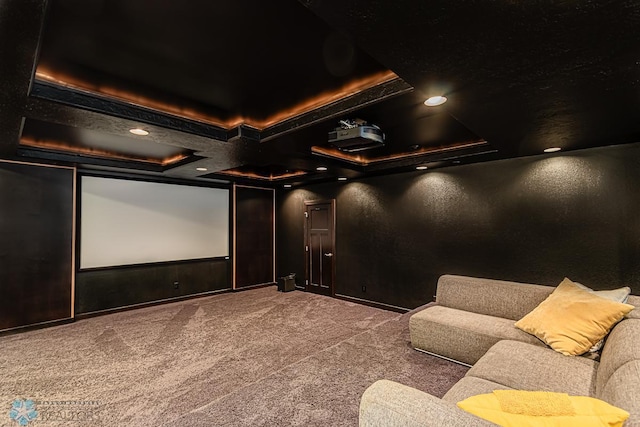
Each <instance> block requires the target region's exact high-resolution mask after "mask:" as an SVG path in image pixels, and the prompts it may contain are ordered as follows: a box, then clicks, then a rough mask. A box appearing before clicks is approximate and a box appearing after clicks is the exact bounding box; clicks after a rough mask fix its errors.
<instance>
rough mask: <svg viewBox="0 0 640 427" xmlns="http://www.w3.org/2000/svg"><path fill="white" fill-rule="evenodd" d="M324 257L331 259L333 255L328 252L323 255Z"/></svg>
mask: <svg viewBox="0 0 640 427" xmlns="http://www.w3.org/2000/svg"><path fill="white" fill-rule="evenodd" d="M324 256H328V257H332V256H333V254H332V253H331V252H329V253H328V254H324Z"/></svg>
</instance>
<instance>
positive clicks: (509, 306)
mask: <svg viewBox="0 0 640 427" xmlns="http://www.w3.org/2000/svg"><path fill="white" fill-rule="evenodd" d="M553 290H554V287H552V286H542V285H532V284H528V283H517V282H507V281H504V280H494V279H481V278H477V277H466V276H454V275H444V276H441V277H440V279H439V280H438V287H437V289H436V302H437V303H438V304H440V305H443V306H445V307H449V308H456V309H458V310H464V311H471V312H474V313H479V314H486V315H489V316H496V317H503V318H505V319H511V320H518V319H520V318H522V317H523V316H524V315H526V314H527V313H529V312H530V311H531V310H533V309H534V308H536V307H537V306H538V304H540V303H541V302H542V301H544V299H545V298H546V297H548V296H549V295H550V294H551V292H553Z"/></svg>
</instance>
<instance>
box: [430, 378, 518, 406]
mask: <svg viewBox="0 0 640 427" xmlns="http://www.w3.org/2000/svg"><path fill="white" fill-rule="evenodd" d="M494 390H513V389H512V388H511V387H507V386H506V385H502V384H498V383H494V382H493V381H489V380H485V379H483V378H478V377H471V376H466V377H464V378H462V379H460V381H458V382H457V383H455V384H454V385H453V387H451V388H450V389H449V391H448V392H447V393H446V394H445V395H444V396H443V397H442V400H446V401H447V402H451V403H458V402H460V401H461V400H464V399H466V398H468V397H471V396H476V395H478V394H485V393H491V392H492V391H494Z"/></svg>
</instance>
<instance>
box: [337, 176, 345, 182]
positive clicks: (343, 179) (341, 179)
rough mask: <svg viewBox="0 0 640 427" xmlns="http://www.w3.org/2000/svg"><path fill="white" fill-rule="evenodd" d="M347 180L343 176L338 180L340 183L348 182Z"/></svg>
mask: <svg viewBox="0 0 640 427" xmlns="http://www.w3.org/2000/svg"><path fill="white" fill-rule="evenodd" d="M346 180H347V178H345V177H344V176H341V177H340V178H338V181H346Z"/></svg>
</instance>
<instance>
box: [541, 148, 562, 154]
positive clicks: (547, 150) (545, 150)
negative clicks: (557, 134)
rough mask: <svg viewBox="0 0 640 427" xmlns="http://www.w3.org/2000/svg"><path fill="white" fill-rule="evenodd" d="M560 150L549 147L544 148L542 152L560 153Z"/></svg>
mask: <svg viewBox="0 0 640 427" xmlns="http://www.w3.org/2000/svg"><path fill="white" fill-rule="evenodd" d="M560 150H562V148H560V147H549V148H545V149H544V152H545V153H555V152H556V151H560Z"/></svg>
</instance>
